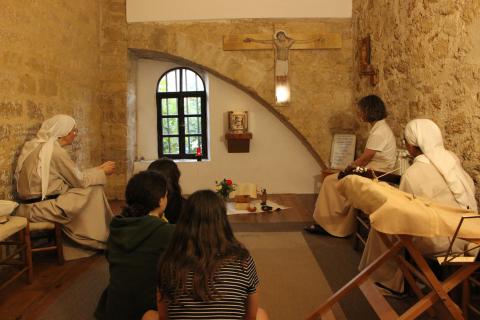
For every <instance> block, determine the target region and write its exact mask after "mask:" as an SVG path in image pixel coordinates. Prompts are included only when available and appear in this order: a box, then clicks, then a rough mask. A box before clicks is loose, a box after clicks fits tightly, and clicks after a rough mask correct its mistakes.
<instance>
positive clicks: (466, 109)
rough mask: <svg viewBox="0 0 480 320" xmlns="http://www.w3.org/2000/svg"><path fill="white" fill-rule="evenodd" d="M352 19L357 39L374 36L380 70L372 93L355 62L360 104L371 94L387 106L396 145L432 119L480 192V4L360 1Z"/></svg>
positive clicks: (374, 54)
mask: <svg viewBox="0 0 480 320" xmlns="http://www.w3.org/2000/svg"><path fill="white" fill-rule="evenodd" d="M352 20H353V33H354V36H353V37H354V39H360V38H362V37H365V36H366V35H368V34H371V38H372V63H373V65H374V66H375V67H377V68H378V71H379V83H378V85H377V86H375V87H372V86H370V84H369V83H368V79H367V78H363V77H360V76H358V63H357V62H358V56H356V57H355V61H356V65H355V73H354V94H355V97H360V96H362V95H364V94H367V93H371V92H374V93H377V94H379V95H380V96H381V97H382V98H383V99H385V101H386V103H387V106H388V108H389V111H390V117H389V122H390V124H391V125H392V128H393V130H394V132H395V133H396V135H397V137H398V138H399V140H400V137H401V134H402V130H403V128H404V126H405V124H406V123H407V122H408V121H409V120H411V119H414V118H416V117H426V118H430V119H432V120H434V121H435V122H436V123H437V124H438V125H439V126H440V128H441V129H442V131H443V134H444V141H445V145H446V148H447V149H450V150H452V151H453V152H455V153H456V154H457V155H458V156H459V157H460V158H461V160H462V161H463V165H464V167H465V169H466V170H467V171H468V172H469V173H470V175H471V176H472V177H473V179H474V180H475V182H476V185H477V189H478V186H479V182H480V161H479V159H480V144H479V143H478V141H480V87H479V86H478V82H479V80H480V36H479V35H480V2H478V1H466V0H460V1H458V0H438V1H415V0H407V1H405V0H368V1H364V0H355V1H353V17H352ZM355 46H357V43H356V42H355ZM355 52H358V48H357V47H356V48H355ZM477 195H478V192H477ZM477 198H478V197H477Z"/></svg>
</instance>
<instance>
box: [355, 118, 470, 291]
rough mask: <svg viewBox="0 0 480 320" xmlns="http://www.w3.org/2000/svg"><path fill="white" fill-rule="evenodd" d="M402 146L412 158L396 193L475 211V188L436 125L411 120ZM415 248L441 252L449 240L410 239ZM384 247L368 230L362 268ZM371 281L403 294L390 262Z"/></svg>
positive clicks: (459, 245)
mask: <svg viewBox="0 0 480 320" xmlns="http://www.w3.org/2000/svg"><path fill="white" fill-rule="evenodd" d="M405 145H406V148H407V150H408V152H409V154H410V155H411V156H412V157H413V158H414V160H413V164H412V165H411V166H410V167H409V168H408V169H407V170H406V172H405V173H404V174H403V176H402V180H401V182H400V190H402V191H405V192H409V193H412V194H414V195H416V196H421V197H425V198H429V199H432V200H434V201H436V202H439V203H442V204H445V205H449V206H452V207H460V208H463V209H470V210H474V211H477V203H476V200H475V185H474V183H473V180H472V178H470V176H469V175H468V173H466V172H465V170H464V169H463V168H462V165H461V163H460V160H459V159H458V157H457V156H456V155H455V154H454V153H452V152H450V151H448V150H446V149H445V148H444V146H443V139H442V133H441V131H440V129H439V128H438V126H437V125H436V124H435V123H434V122H433V121H431V120H428V119H415V120H412V121H410V122H409V123H408V124H407V126H406V127H405ZM414 243H415V244H416V246H417V248H418V249H419V250H420V251H421V252H422V253H423V254H424V255H427V256H434V255H438V254H442V253H444V252H445V251H446V250H447V249H448V246H449V244H450V238H448V237H438V238H420V237H416V238H414ZM466 246H468V242H466V241H463V240H457V241H456V242H455V244H454V247H453V250H454V251H456V252H462V251H464V250H465V249H466ZM385 251H386V247H385V245H384V244H383V242H382V241H381V239H380V237H379V235H378V232H377V231H375V230H374V229H371V230H370V233H369V235H368V240H367V244H366V247H365V251H364V252H363V256H362V260H361V261H360V269H364V268H365V267H366V266H368V265H369V264H370V263H371V262H373V261H374V260H375V259H376V258H378V257H379V256H380V255H381V254H382V253H383V252H385ZM372 278H373V279H374V280H375V281H377V282H380V284H382V285H383V286H385V287H387V288H389V289H392V290H394V291H398V292H401V291H403V275H402V273H401V271H400V270H399V269H398V266H397V265H396V263H395V262H394V261H389V262H388V263H386V264H384V265H383V266H382V268H380V269H379V270H378V271H377V272H375V273H374V274H373V275H372Z"/></svg>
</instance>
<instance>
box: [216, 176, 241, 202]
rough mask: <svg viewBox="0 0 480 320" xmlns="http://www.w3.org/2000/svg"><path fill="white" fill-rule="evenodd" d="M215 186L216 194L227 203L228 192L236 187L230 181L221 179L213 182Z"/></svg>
mask: <svg viewBox="0 0 480 320" xmlns="http://www.w3.org/2000/svg"><path fill="white" fill-rule="evenodd" d="M215 183H216V185H217V193H218V194H219V195H220V196H221V197H222V198H223V199H224V200H225V201H228V197H229V195H230V192H232V191H234V190H235V187H236V185H235V184H234V183H233V182H232V180H230V179H225V178H224V179H223V180H220V181H215Z"/></svg>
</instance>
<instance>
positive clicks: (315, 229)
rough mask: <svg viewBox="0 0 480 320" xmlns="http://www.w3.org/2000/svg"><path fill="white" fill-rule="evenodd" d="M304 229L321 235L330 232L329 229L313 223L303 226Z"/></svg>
mask: <svg viewBox="0 0 480 320" xmlns="http://www.w3.org/2000/svg"><path fill="white" fill-rule="evenodd" d="M303 230H305V231H307V232H308V233H311V234H320V235H328V234H329V233H328V232H327V231H325V229H323V228H322V227H320V226H319V225H318V224H311V225H309V226H307V227H305V228H303Z"/></svg>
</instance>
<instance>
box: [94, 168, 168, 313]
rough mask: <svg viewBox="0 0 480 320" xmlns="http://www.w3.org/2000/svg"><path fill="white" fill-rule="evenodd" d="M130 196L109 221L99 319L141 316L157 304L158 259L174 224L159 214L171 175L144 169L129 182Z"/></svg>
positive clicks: (127, 191)
mask: <svg viewBox="0 0 480 320" xmlns="http://www.w3.org/2000/svg"><path fill="white" fill-rule="evenodd" d="M125 198H126V202H127V206H126V207H125V208H124V209H123V211H122V214H121V215H119V216H116V217H114V218H113V220H112V222H111V223H110V237H109V238H108V242H107V252H106V256H107V260H108V263H109V269H110V282H109V285H108V287H107V288H106V289H105V291H104V292H103V294H102V297H101V298H100V301H99V303H98V306H97V310H96V311H95V317H96V319H115V320H118V319H125V320H127V319H128V320H130V319H141V317H142V316H143V314H144V313H145V312H146V311H147V310H150V309H152V308H154V309H155V308H156V285H155V284H156V281H157V265H158V260H159V258H160V256H161V254H162V253H163V251H164V250H165V248H166V247H167V245H168V242H169V240H170V238H171V236H172V234H173V230H174V228H175V227H174V226H173V225H170V224H168V223H166V222H164V221H162V220H161V219H160V218H159V217H161V216H162V215H163V211H164V210H165V207H166V206H167V181H166V179H165V178H164V177H163V176H162V175H161V174H159V173H157V172H154V171H143V172H140V173H138V174H136V175H134V176H133V177H132V178H131V179H130V181H129V182H128V184H127V189H126V191H125Z"/></svg>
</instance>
